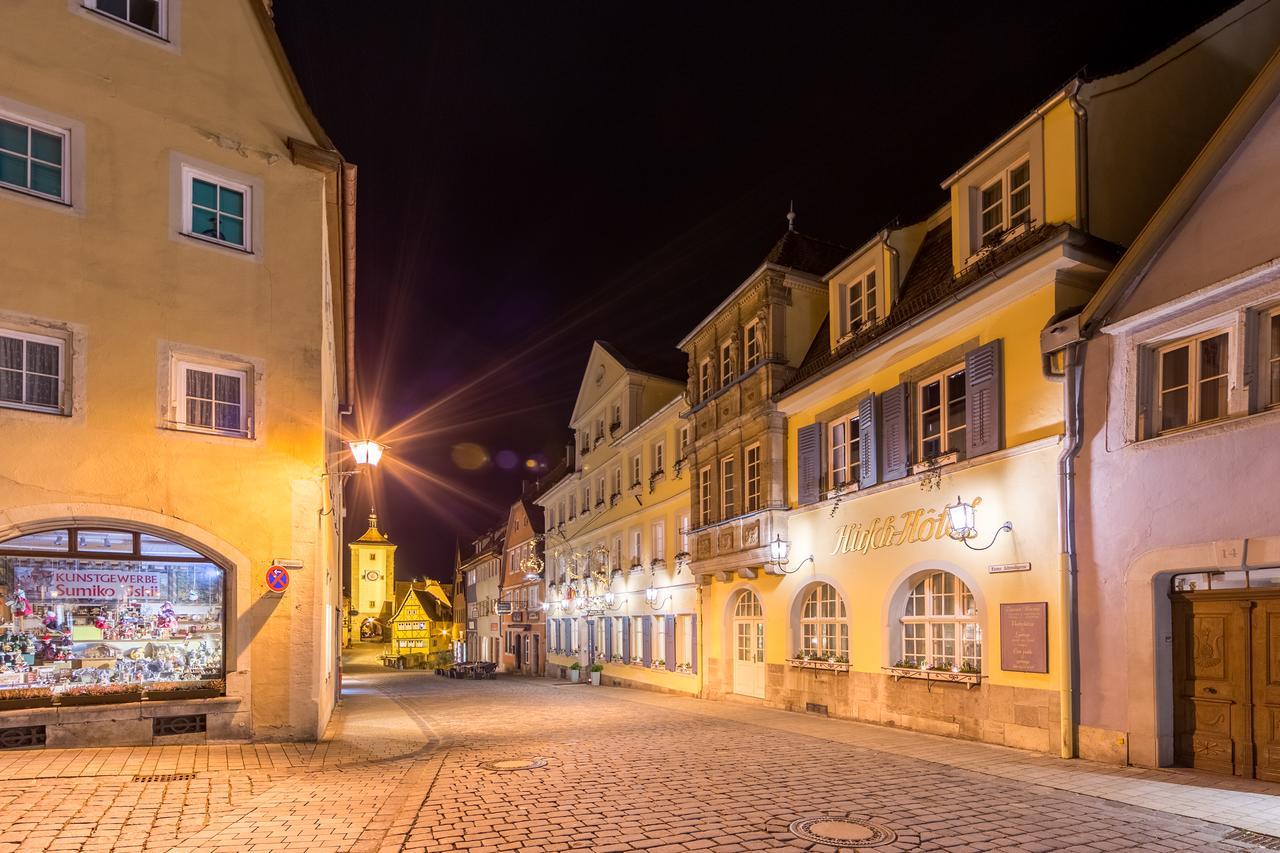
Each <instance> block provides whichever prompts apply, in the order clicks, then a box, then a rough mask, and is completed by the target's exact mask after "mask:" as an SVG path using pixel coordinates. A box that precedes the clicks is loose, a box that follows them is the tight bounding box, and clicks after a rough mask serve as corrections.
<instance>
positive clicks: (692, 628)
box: [689, 614, 698, 674]
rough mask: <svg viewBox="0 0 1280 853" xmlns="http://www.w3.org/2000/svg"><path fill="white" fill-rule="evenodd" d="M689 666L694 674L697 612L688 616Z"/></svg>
mask: <svg viewBox="0 0 1280 853" xmlns="http://www.w3.org/2000/svg"><path fill="white" fill-rule="evenodd" d="M689 666H690V667H691V668H692V669H693V672H694V673H695V674H696V673H697V672H698V617H697V614H694V615H693V616H690V617H689Z"/></svg>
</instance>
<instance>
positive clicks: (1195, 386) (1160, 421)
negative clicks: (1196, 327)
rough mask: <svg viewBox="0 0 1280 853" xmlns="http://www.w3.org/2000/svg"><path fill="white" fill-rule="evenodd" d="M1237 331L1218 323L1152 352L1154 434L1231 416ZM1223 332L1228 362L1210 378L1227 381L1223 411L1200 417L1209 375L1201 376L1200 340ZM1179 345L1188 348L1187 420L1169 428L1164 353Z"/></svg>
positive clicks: (1223, 419) (1181, 347) (1162, 345)
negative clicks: (1165, 423)
mask: <svg viewBox="0 0 1280 853" xmlns="http://www.w3.org/2000/svg"><path fill="white" fill-rule="evenodd" d="M1234 331H1235V330H1234V329H1232V328H1230V327H1218V328H1214V329H1210V330H1208V331H1205V332H1200V333H1198V334H1196V335H1192V336H1190V337H1185V338H1180V339H1178V340H1176V341H1170V342H1168V343H1164V344H1161V345H1159V346H1158V347H1155V348H1154V351H1153V356H1154V358H1155V366H1154V368H1155V369H1154V370H1153V371H1152V374H1153V376H1154V378H1155V381H1154V384H1153V387H1152V389H1151V391H1152V393H1153V394H1154V400H1153V403H1154V405H1153V409H1152V410H1153V411H1154V412H1155V419H1154V420H1153V422H1152V430H1151V431H1152V434H1153V435H1168V434H1170V433H1174V432H1178V431H1179V430H1184V429H1189V428H1191V427H1194V426H1197V425H1199V424H1207V423H1216V422H1218V421H1225V420H1226V419H1227V418H1229V417H1231V377H1232V376H1233V372H1232V367H1233V366H1234V365H1233V363H1232V362H1233V358H1234V347H1235V343H1236V338H1235V335H1234V334H1233V333H1234ZM1221 335H1225V336H1226V338H1227V342H1226V345H1225V347H1224V349H1225V354H1226V365H1225V366H1224V371H1223V372H1222V373H1220V374H1218V376H1217V377H1209V378H1210V379H1212V378H1221V379H1222V380H1223V382H1224V383H1225V385H1226V392H1227V393H1226V402H1225V405H1224V407H1223V411H1222V414H1221V415H1219V416H1218V417H1216V418H1208V419H1202V418H1201V417H1200V386H1201V384H1202V383H1203V382H1205V381H1206V379H1205V378H1204V377H1203V376H1201V370H1202V365H1201V363H1200V344H1201V343H1203V342H1204V341H1207V340H1210V339H1212V338H1216V337H1219V336H1221ZM1179 349H1187V350H1189V352H1188V353H1187V385H1186V389H1187V421H1186V423H1184V424H1180V425H1179V426H1173V427H1169V428H1167V429H1166V428H1165V427H1164V394H1165V392H1164V357H1165V354H1166V353H1170V352H1173V351H1174V350H1179ZM1269 378H1270V377H1269V375H1268V379H1269Z"/></svg>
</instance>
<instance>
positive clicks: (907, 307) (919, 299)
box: [779, 220, 1071, 395]
mask: <svg viewBox="0 0 1280 853" xmlns="http://www.w3.org/2000/svg"><path fill="white" fill-rule="evenodd" d="M1070 230H1071V227H1070V226H1069V225H1036V226H1034V227H1032V228H1030V229H1028V230H1027V231H1026V232H1024V233H1022V234H1020V235H1018V236H1017V237H1015V238H1013V239H1011V240H1009V242H1007V243H1004V244H1003V245H1001V246H998V247H997V248H995V249H993V250H991V251H989V252H987V253H986V254H985V255H983V256H982V257H981V258H979V259H978V260H976V261H974V262H973V263H972V264H970V265H969V266H967V267H965V268H964V269H962V270H960V272H959V274H956V273H955V272H954V271H953V270H952V268H951V221H950V220H947V221H946V222H943V223H942V224H940V225H937V226H935V227H933V228H932V229H930V230H929V233H928V234H926V235H925V238H924V241H923V242H922V243H921V244H920V249H919V251H917V252H916V256H915V259H914V260H913V261H912V263H911V268H910V269H909V270H907V275H906V277H905V278H904V279H903V282H902V290H901V292H900V293H899V295H898V299H897V301H896V302H895V303H894V305H893V309H892V310H891V311H890V312H889V314H888V316H887V317H885V318H884V319H883V320H881V321H880V322H879V323H875V324H873V325H871V326H867V327H865V328H863V329H861V330H859V331H858V332H857V333H856V334H855V335H854V336H853V337H852V338H850V339H849V340H847V341H845V342H844V343H842V344H841V345H840V346H838V347H837V348H836V349H835V350H834V351H833V350H830V349H827V348H826V347H822V346H818V345H817V344H818V341H816V340H815V342H814V345H813V346H810V347H809V352H808V353H807V354H806V355H805V359H804V361H803V362H801V363H800V367H799V368H797V369H796V372H795V375H794V376H792V377H791V379H790V381H789V382H788V383H787V384H786V386H785V387H784V388H783V389H782V390H781V391H780V392H779V394H780V395H782V394H786V393H788V392H789V391H792V390H794V389H795V388H796V387H798V386H800V385H802V384H804V383H805V382H807V381H808V380H809V379H810V378H812V377H813V376H815V375H816V374H818V373H820V372H822V371H823V370H825V369H826V368H828V367H831V366H833V365H835V364H837V363H839V362H842V361H846V360H849V359H852V358H855V357H857V356H858V355H860V354H861V353H862V351H863V350H865V349H868V348H869V347H871V346H874V345H875V343H876V342H877V341H878V340H879V339H881V338H883V337H884V336H885V335H888V334H889V333H891V332H893V331H895V330H896V329H898V328H899V327H901V326H903V325H904V324H906V323H907V322H908V321H909V320H912V319H914V318H915V317H918V316H919V315H921V314H924V313H925V312H926V311H928V310H930V309H931V308H934V307H936V306H937V305H939V304H941V303H942V302H944V301H945V300H947V299H949V298H952V297H954V296H956V295H957V294H959V293H961V292H962V291H963V290H964V289H965V288H967V287H969V286H970V285H973V284H976V283H977V282H978V281H980V280H982V279H983V278H984V277H986V276H987V275H988V274H989V273H991V272H992V271H994V270H997V269H999V268H1000V267H1002V266H1004V265H1005V264H1007V263H1009V262H1010V261H1012V260H1014V259H1016V258H1017V257H1018V256H1019V255H1022V254H1023V253H1025V252H1027V251H1029V250H1031V249H1033V248H1035V247H1036V246H1038V245H1040V244H1041V243H1044V242H1046V241H1048V240H1050V239H1052V238H1054V237H1056V236H1059V235H1062V234H1065V233H1066V232H1068V231H1070Z"/></svg>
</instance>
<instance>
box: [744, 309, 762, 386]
mask: <svg viewBox="0 0 1280 853" xmlns="http://www.w3.org/2000/svg"><path fill="white" fill-rule="evenodd" d="M761 328H762V326H761V324H760V321H759V320H752V321H751V322H750V323H748V324H747V326H746V328H745V329H743V330H742V341H743V343H742V352H743V358H742V372H743V373H746V372H747V371H748V370H750V369H751V368H753V367H755V366H756V365H757V364H759V363H760V362H761V360H763V358H764V347H763V346H762V344H763V341H762V340H761V339H760V331H761Z"/></svg>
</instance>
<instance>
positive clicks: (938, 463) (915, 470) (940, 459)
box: [911, 450, 960, 474]
mask: <svg viewBox="0 0 1280 853" xmlns="http://www.w3.org/2000/svg"><path fill="white" fill-rule="evenodd" d="M958 461H960V452H959V451H956V450H952V451H951V452H950V453H941V454H939V455H937V456H934V457H932V458H931V459H926V460H924V461H923V462H917V463H916V464H914V465H912V466H911V473H912V474H923V473H924V472H925V471H930V470H933V469H934V468H941V467H942V466H943V465H951V464H953V463H955V462H958Z"/></svg>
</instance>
